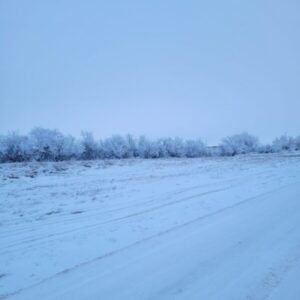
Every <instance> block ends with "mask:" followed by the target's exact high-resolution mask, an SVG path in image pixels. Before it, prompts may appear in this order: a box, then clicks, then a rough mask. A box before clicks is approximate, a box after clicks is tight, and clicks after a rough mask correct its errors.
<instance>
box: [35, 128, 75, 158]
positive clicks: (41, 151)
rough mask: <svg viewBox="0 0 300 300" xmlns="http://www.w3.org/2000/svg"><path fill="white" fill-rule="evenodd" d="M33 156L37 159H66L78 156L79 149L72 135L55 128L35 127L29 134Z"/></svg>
mask: <svg viewBox="0 0 300 300" xmlns="http://www.w3.org/2000/svg"><path fill="white" fill-rule="evenodd" d="M29 147H30V152H31V158H32V159H35V160H37V161H44V160H54V161H59V160H66V159H70V158H73V157H75V156H76V154H77V152H78V149H77V145H76V143H75V139H74V138H73V137H72V136H65V135H63V134H62V133H60V132H59V131H58V130H55V129H44V128H35V129H33V130H31V132H30V134H29Z"/></svg>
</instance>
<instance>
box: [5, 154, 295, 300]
mask: <svg viewBox="0 0 300 300" xmlns="http://www.w3.org/2000/svg"><path fill="white" fill-rule="evenodd" d="M0 201H1V202H0V203H1V207H0V208H1V211H0V246H1V247H0V299H12V300H14V299H22V300H27V299H39V300H41V299H43V300H49V299H63V300H76V299H78V300H83V299H87V300H94V299H95V300H96V299H97V300H102V299H103V300H110V299H120V300H121V299H122V300H143V299H188V300H192V299H196V300H202V299H203V300H224V299H225V300H227V299H228V300H235V299H236V300H242V299H246V300H259V299H272V300H299V299H300V154H299V153H289V154H268V155H262V154H261V155H244V156H237V157H227V158H202V159H164V160H163V159H160V160H121V161H92V162H90V161H85V162H60V163H19V164H1V165H0Z"/></svg>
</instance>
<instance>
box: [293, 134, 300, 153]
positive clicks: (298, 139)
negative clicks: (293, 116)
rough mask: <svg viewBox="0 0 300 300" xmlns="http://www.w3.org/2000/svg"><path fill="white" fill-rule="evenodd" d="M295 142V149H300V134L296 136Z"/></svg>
mask: <svg viewBox="0 0 300 300" xmlns="http://www.w3.org/2000/svg"><path fill="white" fill-rule="evenodd" d="M294 142H295V150H300V135H298V136H297V137H295V140H294Z"/></svg>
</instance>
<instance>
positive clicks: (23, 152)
mask: <svg viewBox="0 0 300 300" xmlns="http://www.w3.org/2000/svg"><path fill="white" fill-rule="evenodd" d="M29 157H30V148H29V144H28V138H27V137H25V136H22V135H19V134H18V133H16V132H12V133H9V134H7V135H6V136H1V137H0V161H1V162H20V161H26V160H28V159H29Z"/></svg>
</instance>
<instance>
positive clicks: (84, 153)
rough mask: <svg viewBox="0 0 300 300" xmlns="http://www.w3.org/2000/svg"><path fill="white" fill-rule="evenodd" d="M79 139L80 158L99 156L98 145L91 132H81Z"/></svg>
mask: <svg viewBox="0 0 300 300" xmlns="http://www.w3.org/2000/svg"><path fill="white" fill-rule="evenodd" d="M81 135H82V138H81V141H80V147H81V149H80V158H82V159H87V160H89V159H96V158H98V156H99V152H98V150H99V146H98V144H97V142H96V141H95V139H94V136H93V134H92V133H91V132H82V134H81Z"/></svg>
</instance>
